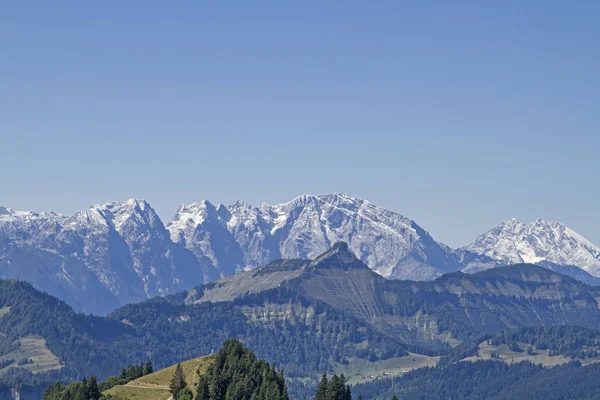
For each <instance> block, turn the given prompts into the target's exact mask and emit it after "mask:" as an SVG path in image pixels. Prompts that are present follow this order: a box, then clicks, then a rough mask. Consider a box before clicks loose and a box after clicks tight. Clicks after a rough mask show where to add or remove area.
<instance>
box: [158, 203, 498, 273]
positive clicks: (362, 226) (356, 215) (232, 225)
mask: <svg viewBox="0 0 600 400" xmlns="http://www.w3.org/2000/svg"><path fill="white" fill-rule="evenodd" d="M167 229H169V231H170V232H171V238H172V239H173V240H174V241H175V242H178V243H182V244H183V245H184V246H185V247H186V248H188V249H189V250H190V251H192V252H193V253H195V254H201V255H205V256H207V257H208V258H210V260H211V262H212V265H213V266H214V268H216V269H218V270H220V271H221V274H222V275H223V276H226V275H231V274H232V273H234V272H239V271H241V270H244V269H251V268H256V267H259V266H261V265H265V264H267V263H269V262H271V261H273V260H276V259H278V258H287V259H312V258H315V257H317V256H318V255H320V254H321V253H323V252H325V251H326V250H327V249H329V248H330V247H331V246H332V244H334V243H336V242H338V241H344V242H346V243H347V244H348V247H349V249H350V250H352V252H353V253H354V254H356V255H357V257H358V258H359V259H360V260H362V261H363V262H364V263H366V264H367V265H368V266H369V267H370V268H372V269H373V270H374V271H376V272H377V273H379V274H380V275H382V276H384V277H386V278H394V279H414V280H430V279H433V278H435V277H437V276H440V275H441V274H443V273H445V272H449V271H456V270H458V269H460V268H462V267H463V264H462V262H461V256H460V255H459V254H457V253H456V252H455V251H454V250H452V249H450V248H449V247H447V246H444V245H442V244H440V243H438V242H436V241H435V240H434V239H433V238H432V237H431V236H430V235H429V234H428V233H427V232H426V231H425V230H424V229H422V228H421V227H420V226H419V225H417V224H416V223H415V222H414V221H412V220H410V219H408V218H406V217H403V216H402V215H400V214H397V213H394V212H391V211H388V210H385V209H383V208H381V207H377V206H375V205H373V204H371V203H369V202H368V201H366V200H361V199H356V198H353V197H350V196H346V195H341V194H331V195H320V196H310V195H305V196H300V197H297V198H296V199H294V200H292V201H290V202H288V203H283V204H278V205H275V206H271V205H268V204H263V205H262V206H261V207H260V208H257V207H252V206H250V205H248V204H246V203H242V202H238V203H236V204H234V205H232V206H230V207H225V206H219V207H218V211H217V208H215V207H214V206H212V205H211V204H210V203H209V202H207V201H204V202H201V203H195V204H192V205H190V206H187V207H186V206H182V207H181V208H180V210H179V212H178V213H177V215H176V216H175V218H174V220H173V221H172V222H171V223H169V224H168V225H167ZM215 249H228V250H227V251H221V252H220V253H218V252H217V251H216V250H215ZM463 253H464V251H463ZM470 261H471V263H473V264H478V263H479V262H481V263H491V264H494V262H493V261H491V260H489V259H488V258H487V257H485V256H479V255H475V254H472V255H471V260H470Z"/></svg>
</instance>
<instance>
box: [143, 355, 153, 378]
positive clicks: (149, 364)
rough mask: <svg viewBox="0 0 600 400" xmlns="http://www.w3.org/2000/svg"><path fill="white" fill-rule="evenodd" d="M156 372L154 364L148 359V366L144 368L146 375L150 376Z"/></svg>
mask: <svg viewBox="0 0 600 400" xmlns="http://www.w3.org/2000/svg"><path fill="white" fill-rule="evenodd" d="M153 372H154V365H153V364H152V360H150V359H148V362H147V363H146V366H145V367H144V375H148V374H151V373H153Z"/></svg>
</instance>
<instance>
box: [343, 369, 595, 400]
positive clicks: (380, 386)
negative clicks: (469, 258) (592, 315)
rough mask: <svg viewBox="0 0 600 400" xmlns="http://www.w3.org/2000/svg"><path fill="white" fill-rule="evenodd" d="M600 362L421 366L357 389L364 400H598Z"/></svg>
mask: <svg viewBox="0 0 600 400" xmlns="http://www.w3.org/2000/svg"><path fill="white" fill-rule="evenodd" d="M598 374H600V363H596V364H591V365H587V366H582V365H581V363H580V362H572V363H569V364H564V365H559V366H556V367H553V368H544V367H542V366H541V365H535V364H533V363H530V362H521V363H518V364H511V365H509V364H505V363H501V362H497V361H493V360H487V361H477V362H474V363H473V362H459V363H455V364H451V365H449V366H447V367H436V368H423V369H418V370H415V371H412V372H409V373H407V374H405V375H403V376H401V377H398V378H394V379H380V380H377V381H374V382H371V383H367V384H361V385H357V386H355V387H353V393H354V394H355V395H357V396H358V395H360V396H362V398H364V399H377V400H384V399H385V400H387V399H391V398H392V397H393V396H396V397H397V398H399V399H415V400H429V399H470V400H484V399H485V400H563V399H578V400H592V399H598V392H600V380H599V379H598Z"/></svg>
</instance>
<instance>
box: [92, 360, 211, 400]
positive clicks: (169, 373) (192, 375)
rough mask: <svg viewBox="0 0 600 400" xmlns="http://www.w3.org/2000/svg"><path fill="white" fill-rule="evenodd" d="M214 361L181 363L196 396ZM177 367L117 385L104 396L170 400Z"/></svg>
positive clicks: (143, 399) (126, 398)
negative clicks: (199, 381) (198, 386)
mask: <svg viewBox="0 0 600 400" xmlns="http://www.w3.org/2000/svg"><path fill="white" fill-rule="evenodd" d="M214 360H215V357H212V356H205V357H199V358H194V359H192V360H188V361H184V362H182V363H181V367H182V368H183V371H184V374H185V379H186V381H187V383H188V384H189V387H190V389H192V391H193V393H194V394H195V393H196V386H195V384H196V383H197V382H198V378H199V377H200V376H201V375H204V374H205V373H206V371H207V369H208V367H209V366H210V365H212V364H213V363H214ZM176 367H177V366H176V365H172V366H170V367H167V368H164V369H162V370H160V371H157V372H154V373H152V374H148V375H145V376H143V377H141V378H138V379H135V380H133V381H131V382H128V383H127V384H126V385H117V386H115V387H113V388H110V389H109V390H106V391H104V392H103V394H104V395H105V396H112V397H113V398H114V399H116V400H168V399H169V398H170V397H171V393H170V392H169V383H170V382H171V378H172V377H173V374H174V373H175V369H176Z"/></svg>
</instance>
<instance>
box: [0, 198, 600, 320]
mask: <svg viewBox="0 0 600 400" xmlns="http://www.w3.org/2000/svg"><path fill="white" fill-rule="evenodd" d="M337 241H345V242H347V243H348V246H349V249H350V250H351V251H352V252H353V253H354V254H356V256H357V257H358V258H359V259H360V260H361V261H363V262H364V263H365V264H367V265H368V266H369V267H370V268H371V269H372V270H374V271H375V272H377V273H378V274H380V275H381V276H383V277H385V278H388V279H409V280H432V279H434V278H436V277H439V276H441V275H442V274H445V273H448V272H453V271H465V272H476V271H481V270H485V269H488V268H492V267H498V266H502V265H508V264H514V263H521V262H534V263H537V264H540V265H543V266H545V267H548V268H551V269H553V270H555V271H557V272H561V273H563V274H566V275H570V276H573V277H575V278H576V279H579V280H581V281H583V282H586V283H589V284H599V283H600V278H598V277H599V276H600V249H599V248H598V247H596V246H594V245H593V244H591V243H590V242H589V241H588V240H586V239H585V238H583V237H582V236H581V235H578V234H577V233H575V232H574V231H572V230H570V229H568V228H566V227H564V226H563V225H561V224H557V223H548V222H544V221H541V220H538V221H536V222H534V223H532V224H522V223H519V222H517V221H515V220H511V221H508V222H504V223H502V224H500V225H498V226H497V227H495V228H494V229H492V230H491V231H489V232H487V233H485V234H483V235H481V236H479V237H478V238H477V239H476V240H475V242H474V243H473V244H471V245H468V246H466V247H464V248H461V249H452V248H450V247H448V246H446V245H444V244H442V243H439V242H437V241H435V240H434V239H433V238H432V236H431V235H430V234H429V233H428V232H427V231H425V230H424V229H423V228H421V227H420V226H419V225H418V224H417V223H415V222H414V221H412V220H411V219H409V218H406V217H404V216H402V215H400V214H397V213H395V212H392V211H388V210H385V209H383V208H381V207H377V206H375V205H373V204H371V203H370V202H368V201H366V200H361V199H357V198H353V197H350V196H346V195H342V194H331V195H319V196H312V195H304V196H300V197H297V198H295V199H294V200H292V201H290V202H288V203H283V204H279V205H275V206H271V205H268V204H263V205H262V206H260V207H253V206H251V205H249V204H246V203H243V202H237V203H236V204H234V205H232V206H228V207H227V206H224V205H219V206H214V205H213V204H211V203H210V202H208V201H206V200H205V201H202V202H198V203H194V204H191V205H189V206H181V207H180V208H179V210H178V211H177V213H176V215H175V217H174V219H173V220H172V221H171V222H169V223H167V224H166V225H165V224H163V222H162V221H161V220H160V218H159V217H158V215H157V214H156V212H155V211H154V210H153V209H152V207H151V206H150V205H149V204H148V203H147V202H146V201H144V200H135V199H131V200H127V201H126V202H124V203H118V202H112V203H108V204H105V205H96V206H92V207H90V208H89V209H88V210H86V211H81V212H78V213H76V214H75V215H73V216H70V217H68V216H62V215H58V214H56V213H51V212H50V213H34V212H18V211H17V212H16V211H12V210H10V209H7V208H4V207H0V278H17V279H22V280H26V281H29V282H31V283H33V284H34V286H36V287H37V288H39V289H42V290H45V291H47V292H48V293H50V294H52V295H55V296H57V297H59V298H61V299H64V300H66V301H67V302H68V303H69V304H71V305H73V306H74V307H75V308H76V309H78V310H83V311H86V312H94V313H100V314H104V313H107V312H109V311H111V310H113V309H115V308H116V307H118V306H120V305H124V304H127V303H131V302H136V301H140V300H143V299H146V298H151V297H154V296H157V295H166V294H169V293H175V292H177V291H180V290H183V289H189V288H191V287H193V286H196V285H199V284H202V283H206V282H211V281H214V280H217V279H219V278H220V277H225V276H231V275H234V274H236V273H239V272H241V271H244V270H248V269H252V268H256V267H258V266H261V265H265V264H267V263H269V262H271V261H273V260H277V259H280V258H285V259H311V258H315V257H317V256H318V255H319V254H321V253H323V252H325V251H326V250H327V249H329V248H330V247H331V246H332V245H333V243H335V242H337Z"/></svg>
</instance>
